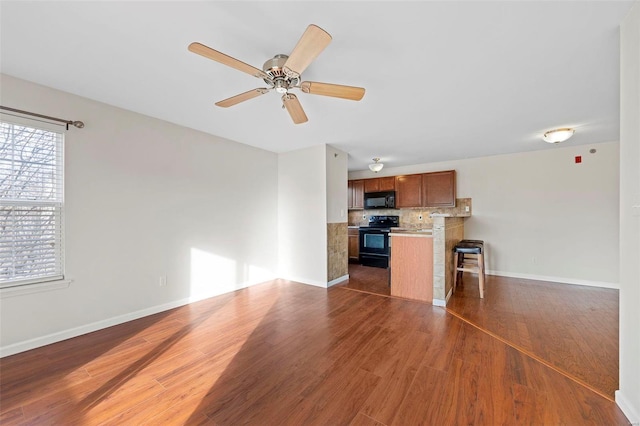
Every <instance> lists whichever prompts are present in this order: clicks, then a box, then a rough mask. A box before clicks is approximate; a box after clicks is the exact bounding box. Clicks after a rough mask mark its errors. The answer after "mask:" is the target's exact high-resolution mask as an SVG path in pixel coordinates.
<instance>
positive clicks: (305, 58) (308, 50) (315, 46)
mask: <svg viewBox="0 0 640 426" xmlns="http://www.w3.org/2000/svg"><path fill="white" fill-rule="evenodd" d="M330 42H331V36H330V35H329V33H328V32H326V31H325V30H323V29H322V28H320V27H318V26H316V25H313V24H311V25H309V26H308V27H307V29H306V30H305V32H304V34H302V37H300V40H298V44H296V47H294V48H293V52H291V55H289V58H288V59H287V62H285V64H284V67H283V68H284V71H285V73H288V74H289V73H293V75H290V77H299V76H300V74H302V72H303V71H304V70H305V69H307V67H308V66H309V64H310V63H311V62H312V61H313V60H314V59H315V58H316V57H317V56H318V55H319V54H320V52H322V51H323V50H324V49H325V47H327V46H328V45H329V43H330Z"/></svg>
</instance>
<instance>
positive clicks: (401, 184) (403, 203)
mask: <svg viewBox="0 0 640 426" xmlns="http://www.w3.org/2000/svg"><path fill="white" fill-rule="evenodd" d="M395 183H396V207H397V208H401V207H422V175H405V176H396V182H395Z"/></svg>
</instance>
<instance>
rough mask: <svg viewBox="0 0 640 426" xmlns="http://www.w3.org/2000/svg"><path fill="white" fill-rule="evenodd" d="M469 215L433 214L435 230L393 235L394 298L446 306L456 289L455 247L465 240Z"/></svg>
mask: <svg viewBox="0 0 640 426" xmlns="http://www.w3.org/2000/svg"><path fill="white" fill-rule="evenodd" d="M469 216H470V214H466V215H455V216H454V215H446V214H433V215H432V216H431V217H432V219H433V225H432V228H431V229H415V230H405V231H394V232H391V233H390V234H389V236H390V244H391V264H390V266H391V295H392V296H397V297H404V298H407V299H413V300H420V301H423V302H427V303H432V304H434V305H437V306H446V304H447V300H448V299H449V297H451V292H452V289H453V274H454V271H453V265H452V262H453V247H454V246H455V245H456V244H457V243H458V241H460V240H462V239H464V219H465V218H466V217H469ZM429 231H431V232H429Z"/></svg>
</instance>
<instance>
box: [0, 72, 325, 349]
mask: <svg viewBox="0 0 640 426" xmlns="http://www.w3.org/2000/svg"><path fill="white" fill-rule="evenodd" d="M0 85H1V86H2V93H1V96H2V98H1V103H2V105H4V106H10V107H14V108H19V109H24V110H29V111H34V112H37V113H41V114H46V115H51V116H57V117H63V118H69V119H73V120H82V121H84V122H85V124H86V127H85V128H84V129H75V128H72V129H70V130H69V131H68V132H67V135H66V155H65V166H66V172H65V178H66V192H65V208H66V221H65V223H66V275H67V277H68V278H71V279H72V280H73V282H72V284H71V285H70V287H69V288H67V289H64V290H55V291H49V292H46V293H37V294H30V295H23V296H15V297H9V298H7V297H3V298H2V300H1V302H0V303H1V319H2V321H1V329H0V330H1V333H0V336H1V337H0V339H1V340H0V347H1V348H2V354H4V355H6V354H8V353H13V352H17V351H20V350H25V349H29V348H30V347H35V346H39V345H41V344H46V343H49V342H51V341H55V340H60V339H61V338H66V337H71V336H72V335H77V334H82V333H83V332H87V331H91V330H92V329H97V328H101V327H104V326H106V325H111V324H113V323H117V322H122V321H125V320H128V319H131V318H133V317H137V316H142V315H145V314H149V313H152V312H155V311H158V310H162V309H166V308H167V307H171V306H176V305H177V304H181V303H186V302H187V301H188V300H195V299H200V298H203V297H207V296H212V295H216V294H220V293H224V292H228V291H232V290H235V289H237V288H241V287H243V286H246V285H249V284H252V283H257V282H262V281H266V280H269V279H272V278H274V277H275V276H276V275H275V273H276V270H277V263H278V257H277V250H276V245H277V237H278V235H277V226H278V223H277V194H278V174H277V167H278V161H277V155H276V154H273V153H270V152H267V151H263V150H259V149H256V148H251V147H248V146H245V145H241V144H238V143H235V142H231V141H227V140H224V139H221V138H217V137H214V136H211V135H207V134H204V133H201V132H197V131H194V130H190V129H186V128H183V127H179V126H176V125H173V124H170V123H167V122H164V121H160V120H156V119H152V118H149V117H146V116H142V115H139V114H136V113H132V112H129V111H125V110H122V109H118V108H115V107H111V106H108V105H105V104H101V103H98V102H94V101H91V100H88V99H85V98H80V97H77V96H75V95H71V94H68V93H63V92H60V91H56V90H54V89H50V88H46V87H43V86H38V85H35V84H32V83H29V82H26V81H23V80H18V79H15V78H12V77H9V76H5V75H2V76H1V80H0ZM322 211H324V208H323V209H322ZM161 275H165V276H166V277H167V285H166V286H164V287H160V286H159V277H160V276H161Z"/></svg>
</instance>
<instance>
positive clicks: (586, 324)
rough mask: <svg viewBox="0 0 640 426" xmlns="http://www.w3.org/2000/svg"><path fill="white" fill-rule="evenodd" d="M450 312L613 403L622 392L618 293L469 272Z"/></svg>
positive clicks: (451, 305) (616, 291) (449, 308)
mask: <svg viewBox="0 0 640 426" xmlns="http://www.w3.org/2000/svg"><path fill="white" fill-rule="evenodd" d="M462 284H463V285H462V286H460V287H458V289H457V290H456V293H455V295H454V297H452V298H451V300H450V301H449V304H448V305H447V310H448V311H449V312H450V313H452V314H455V315H458V316H459V317H461V318H463V319H465V320H467V321H469V322H471V323H473V324H475V325H477V326H478V327H480V328H481V329H484V330H487V331H488V332H490V333H492V334H494V335H496V336H498V337H500V338H503V339H505V340H506V341H508V342H509V343H510V344H512V345H513V346H514V347H516V348H517V349H520V350H522V351H524V352H527V353H529V354H530V355H532V356H534V357H537V358H539V359H541V360H542V361H543V362H547V363H549V365H550V366H551V367H553V368H557V369H559V370H560V371H562V372H564V373H566V374H567V375H569V376H570V377H572V378H574V379H575V380H578V381H580V382H582V383H583V384H585V385H586V386H589V387H592V388H593V389H594V390H595V391H597V392H600V393H601V394H603V395H604V396H606V397H608V398H611V399H613V398H614V392H615V391H616V390H617V389H618V335H619V332H618V311H619V309H618V297H619V291H618V290H613V289H606V288H598V287H586V286H577V285H569V284H557V283H549V282H543V281H532V280H522V279H515V278H504V277H497V276H487V281H486V284H485V288H487V289H489V291H490V292H491V294H490V295H489V293H487V295H485V298H484V299H480V298H479V290H478V278H477V276H474V275H471V274H464V275H463V279H462Z"/></svg>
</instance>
